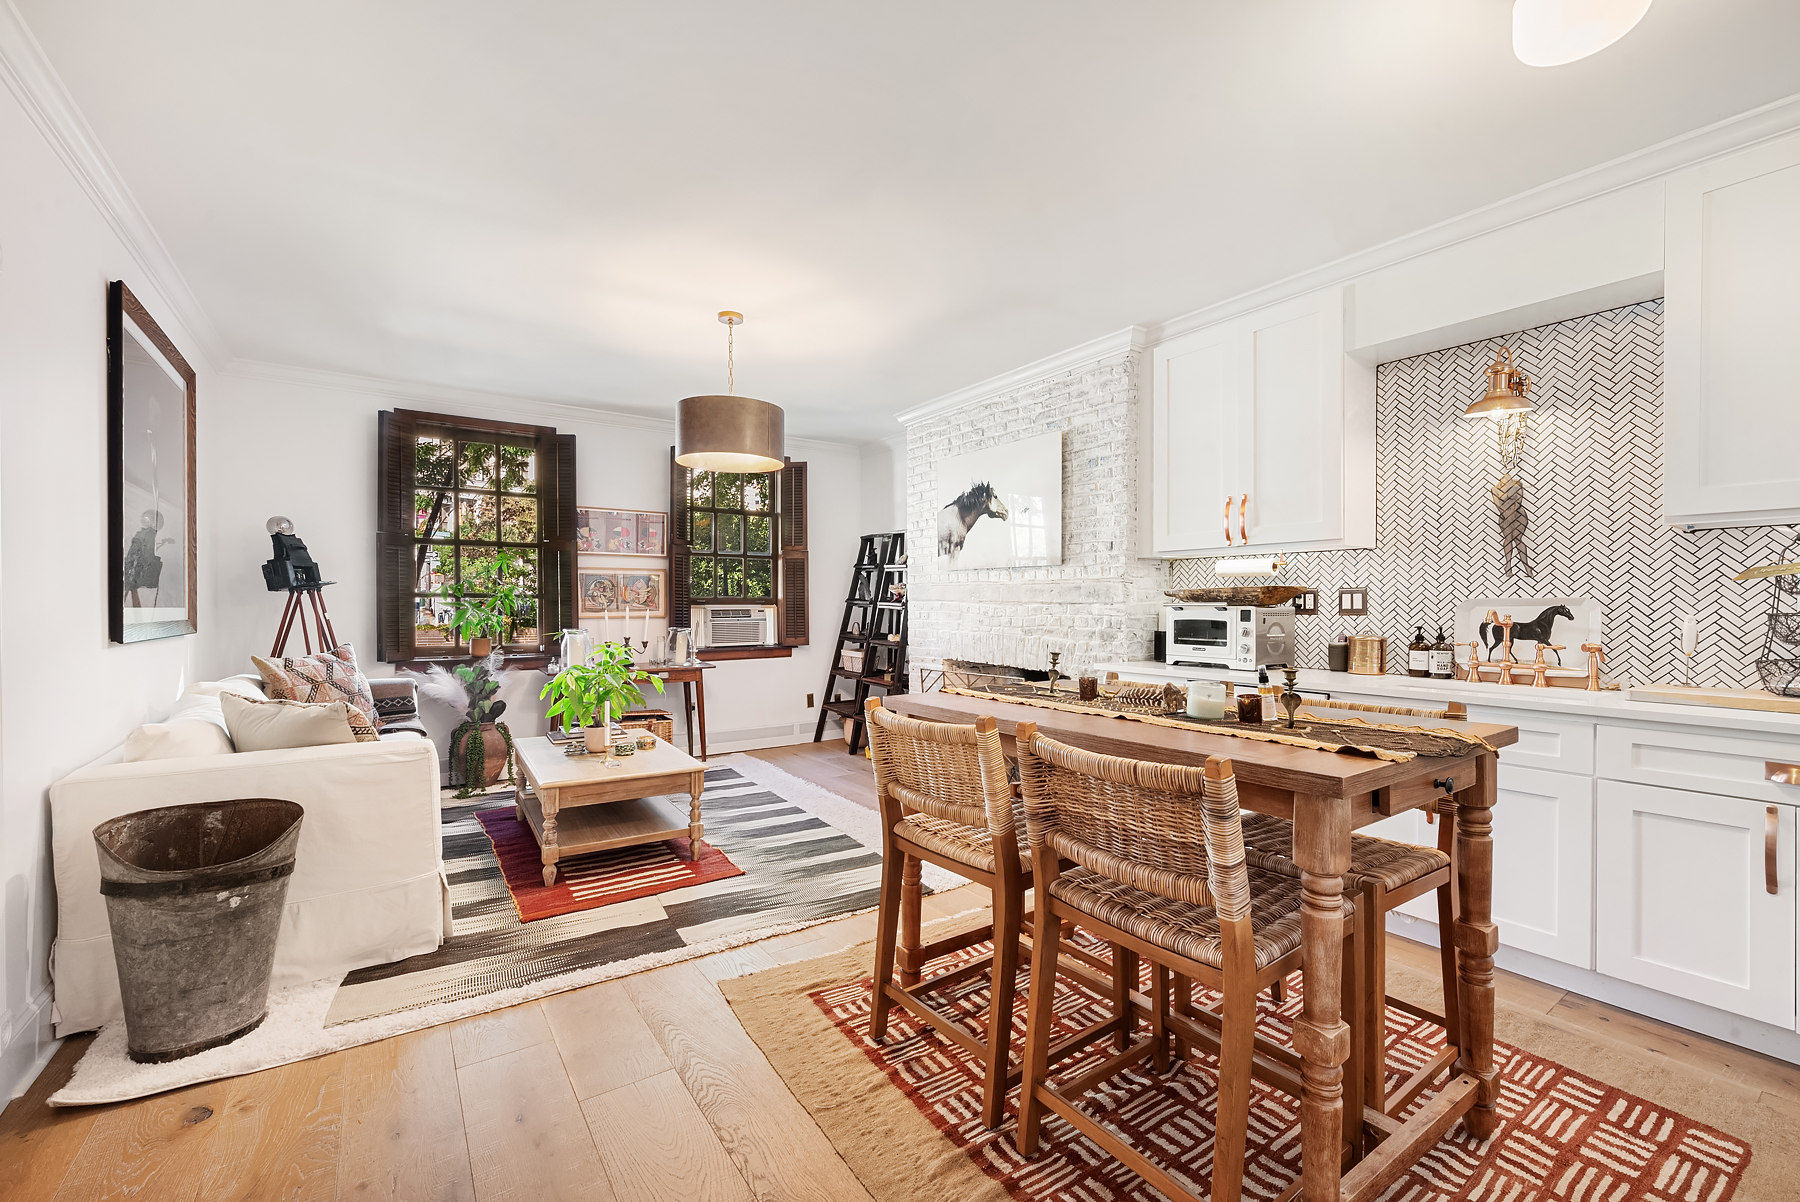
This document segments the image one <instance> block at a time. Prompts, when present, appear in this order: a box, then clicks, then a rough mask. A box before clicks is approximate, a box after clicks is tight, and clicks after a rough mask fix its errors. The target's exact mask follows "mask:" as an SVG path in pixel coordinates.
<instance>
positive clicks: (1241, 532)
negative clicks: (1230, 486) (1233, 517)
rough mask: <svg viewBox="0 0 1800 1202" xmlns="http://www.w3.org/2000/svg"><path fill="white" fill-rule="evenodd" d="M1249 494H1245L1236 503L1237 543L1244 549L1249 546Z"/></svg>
mask: <svg viewBox="0 0 1800 1202" xmlns="http://www.w3.org/2000/svg"><path fill="white" fill-rule="evenodd" d="M1249 523H1250V494H1249V493H1245V494H1244V497H1243V499H1242V500H1241V501H1239V502H1238V541H1239V542H1240V543H1243V544H1244V545H1245V546H1246V547H1247V546H1249V545H1250V525H1249Z"/></svg>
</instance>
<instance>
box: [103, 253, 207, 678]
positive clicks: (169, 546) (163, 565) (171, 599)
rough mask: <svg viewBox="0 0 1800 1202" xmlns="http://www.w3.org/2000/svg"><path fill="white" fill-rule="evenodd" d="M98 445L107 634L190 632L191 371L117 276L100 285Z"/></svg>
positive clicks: (127, 638) (140, 638)
mask: <svg viewBox="0 0 1800 1202" xmlns="http://www.w3.org/2000/svg"><path fill="white" fill-rule="evenodd" d="M106 452H107V454H106V492H107V515H106V524H107V548H106V567H107V573H106V574H107V592H108V594H109V595H108V598H107V625H108V627H109V631H108V633H109V634H110V636H111V638H112V641H113V642H115V643H140V642H144V641H146V640H148V639H166V638H175V637H178V636H180V635H184V634H193V633H195V631H197V630H198V629H199V610H198V606H197V604H196V599H195V595H196V593H197V591H198V590H197V588H196V585H197V582H198V575H197V573H196V571H195V566H194V556H195V551H196V549H197V547H198V546H199V538H198V536H197V526H196V523H195V514H194V369H193V368H192V367H190V366H189V365H188V361H187V360H186V359H184V358H183V357H182V355H181V352H180V351H178V350H176V349H175V344H174V343H173V342H172V341H170V339H169V336H168V335H167V334H165V333H163V331H162V327H161V326H159V325H157V324H156V321H155V319H154V318H152V317H151V316H150V314H149V313H148V312H147V311H145V309H144V306H143V305H141V304H139V303H138V299H137V297H135V296H133V295H131V289H129V288H127V287H126V286H125V284H124V282H123V281H121V280H114V281H112V283H110V284H108V285H107V288H106Z"/></svg>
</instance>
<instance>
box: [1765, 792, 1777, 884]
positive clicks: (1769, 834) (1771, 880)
mask: <svg viewBox="0 0 1800 1202" xmlns="http://www.w3.org/2000/svg"><path fill="white" fill-rule="evenodd" d="M1779 830H1781V810H1780V809H1779V808H1778V807H1776V806H1770V807H1769V809H1768V812H1767V813H1765V814H1764V815H1763V888H1765V889H1767V890H1768V891H1769V892H1770V893H1780V892H1781V887H1780V884H1779V882H1777V881H1776V879H1775V834H1776V832H1777V831H1779Z"/></svg>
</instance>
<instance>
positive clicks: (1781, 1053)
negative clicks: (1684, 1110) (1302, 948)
mask: <svg viewBox="0 0 1800 1202" xmlns="http://www.w3.org/2000/svg"><path fill="white" fill-rule="evenodd" d="M1407 917H1408V916H1406V915H1401V914H1389V915H1388V920H1387V925H1388V932H1389V934H1393V935H1399V936H1401V937H1402V938H1405V939H1411V940H1412V941H1413V942H1415V943H1424V944H1428V945H1430V946H1431V947H1437V946H1439V945H1438V928H1437V923H1435V922H1430V921H1427V920H1426V919H1423V918H1415V919H1413V920H1412V921H1410V922H1408V921H1407ZM1494 963H1495V964H1496V965H1498V966H1499V967H1501V968H1504V969H1506V970H1507V971H1508V972H1516V973H1518V974H1519V975H1520V976H1522V977H1530V978H1531V979H1532V980H1534V981H1542V982H1543V983H1544V984H1546V985H1554V986H1556V987H1557V988H1558V989H1566V990H1568V991H1569V992H1571V993H1578V994H1580V995H1581V996H1582V997H1587V998H1593V999H1594V1000H1595V1001H1597V1002H1605V1003H1606V1004H1607V1005H1609V1006H1617V1007H1618V1008H1619V1009H1621V1010H1629V1011H1631V1012H1632V1013H1633V1014H1641V1015H1643V1016H1645V1017H1646V1018H1654V1019H1656V1020H1657V1021H1659V1022H1665V1023H1671V1024H1673V1025H1674V1026H1677V1027H1681V1028H1682V1029H1683V1030H1687V1031H1693V1032H1695V1033H1696V1034H1699V1035H1705V1036H1707V1037H1708V1038H1710V1039H1717V1040H1719V1041H1720V1042H1721V1043H1729V1044H1733V1045H1735V1046H1737V1047H1740V1048H1748V1049H1749V1050H1750V1051H1752V1052H1760V1053H1762V1054H1763V1055H1765V1056H1773V1057H1775V1059H1777V1060H1785V1061H1787V1062H1788V1063H1789V1064H1800V1032H1795V1031H1789V1030H1787V1029H1786V1028H1783V1027H1777V1026H1773V1025H1771V1024H1769V1023H1765V1022H1760V1021H1758V1020H1756V1019H1754V1018H1745V1017H1744V1016H1743V1015H1741V1014H1732V1013H1730V1012H1729V1011H1725V1010H1716V1009H1714V1008H1713V1007H1711V1006H1703V1005H1701V1004H1700V1003H1699V1002H1694V1001H1689V1000H1688V999H1687V998H1682V997H1676V996H1675V995H1674V994H1671V993H1662V992H1660V991H1658V990H1655V989H1648V988H1646V987H1644V986H1642V985H1638V984H1634V983H1633V982H1631V981H1621V980H1619V979H1618V978H1617V977H1608V976H1604V975H1602V974H1600V973H1597V972H1594V971H1593V970H1592V969H1587V968H1577V967H1576V966H1575V965H1573V964H1564V963H1563V962H1562V961H1560V960H1552V959H1550V958H1549V957H1547V956H1540V955H1537V954H1535V953H1533V952H1522V951H1520V950H1519V949H1518V948H1513V947H1502V948H1501V949H1500V950H1499V951H1498V952H1496V953H1495V955H1494Z"/></svg>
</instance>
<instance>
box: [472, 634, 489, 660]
mask: <svg viewBox="0 0 1800 1202" xmlns="http://www.w3.org/2000/svg"><path fill="white" fill-rule="evenodd" d="M493 653H494V640H493V639H488V638H481V639H470V640H469V654H470V655H472V656H474V657H475V658H476V659H486V658H487V657H488V656H490V655H492V654H493Z"/></svg>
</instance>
